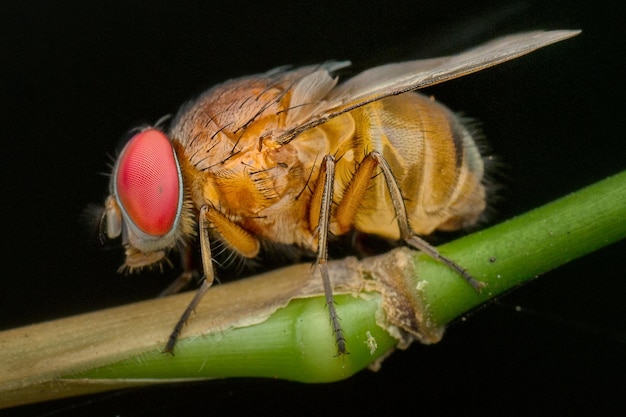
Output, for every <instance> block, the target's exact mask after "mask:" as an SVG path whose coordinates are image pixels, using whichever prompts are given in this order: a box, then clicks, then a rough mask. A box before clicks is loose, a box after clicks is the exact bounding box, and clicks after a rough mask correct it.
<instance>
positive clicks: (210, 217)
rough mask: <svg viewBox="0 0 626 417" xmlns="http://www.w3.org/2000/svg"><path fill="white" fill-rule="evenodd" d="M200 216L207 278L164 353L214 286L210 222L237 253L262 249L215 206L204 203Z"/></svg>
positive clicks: (250, 255) (248, 253)
mask: <svg viewBox="0 0 626 417" xmlns="http://www.w3.org/2000/svg"><path fill="white" fill-rule="evenodd" d="M198 217H199V223H200V224H199V229H200V230H199V233H200V235H199V240H200V252H201V255H202V268H203V271H204V279H203V280H202V284H201V285H200V288H198V290H197V291H196V294H195V295H194V297H193V299H192V300H191V302H190V303H189V305H188V306H187V308H186V309H185V311H184V312H183V314H182V316H180V319H179V320H178V322H177V323H176V326H174V330H172V333H171V334H170V337H169V339H168V341H167V345H166V346H165V352H169V353H171V354H173V353H174V346H175V345H176V341H177V340H178V336H180V333H181V332H182V330H183V327H184V326H185V323H187V320H189V316H191V313H192V312H193V311H194V310H195V309H196V307H197V306H198V304H199V303H200V301H201V300H202V297H204V295H205V294H206V293H207V291H208V290H209V288H211V285H212V284H213V280H214V278H215V273H214V271H213V259H212V257H211V242H210V240H209V225H211V226H212V227H213V228H214V230H215V231H216V232H217V233H218V234H219V235H220V236H221V238H222V239H223V240H224V242H225V243H226V244H227V245H228V246H229V247H230V248H231V249H232V250H234V251H236V252H238V253H239V254H241V255H242V256H245V257H247V258H254V257H255V256H256V255H257V254H258V253H259V249H260V243H259V241H258V240H257V239H256V238H255V237H254V236H252V235H251V234H250V233H248V232H247V231H246V230H244V229H242V228H241V227H240V226H239V225H238V224H236V223H234V222H233V221H231V220H230V219H229V218H228V217H226V216H224V215H223V214H222V213H220V212H219V211H217V210H215V209H214V208H212V207H209V206H202V208H201V209H200V214H199V215H198Z"/></svg>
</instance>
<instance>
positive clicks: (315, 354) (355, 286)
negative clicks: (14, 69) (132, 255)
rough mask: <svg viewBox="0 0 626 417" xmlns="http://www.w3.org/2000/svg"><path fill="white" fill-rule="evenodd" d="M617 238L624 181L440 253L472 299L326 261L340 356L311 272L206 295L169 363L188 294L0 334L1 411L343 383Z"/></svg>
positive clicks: (424, 260) (436, 278) (440, 278)
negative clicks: (116, 394)
mask: <svg viewBox="0 0 626 417" xmlns="http://www.w3.org/2000/svg"><path fill="white" fill-rule="evenodd" d="M625 236H626V172H623V173H621V174H618V175H616V176H614V177H611V178H608V179H606V180H604V181H601V182H599V183H597V184H595V185H593V186H590V187H588V188H585V189H583V190H581V191H579V192H576V193H574V194H571V195H569V196H567V197H565V198H562V199H560V200H558V201H555V202H553V203H551V204H548V205H546V206H544V207H541V208H539V209H536V210H534V211H531V212H529V213H527V214H524V215H523V216H520V217H518V218H515V219H513V220H510V221H508V222H505V223H503V224H500V225H498V226H495V227H492V228H490V229H487V230H484V231H481V232H477V233H474V234H472V235H469V236H466V237H464V238H462V239H459V240H457V241H455V242H452V243H449V244H447V245H444V246H441V247H440V248H439V249H440V251H441V252H442V253H444V254H445V255H447V256H448V257H450V258H452V259H453V260H455V261H456V262H458V263H459V264H460V265H463V266H464V267H465V268H467V269H468V270H469V271H470V272H471V273H472V274H473V275H474V276H475V277H476V278H478V279H480V280H482V281H483V282H485V283H486V284H487V287H486V288H485V289H484V290H483V291H482V293H480V294H479V293H476V292H475V291H474V290H473V289H472V288H471V287H470V286H469V285H467V283H465V282H464V281H463V280H461V279H460V278H459V277H458V275H456V274H455V273H453V272H452V271H450V270H449V269H448V268H446V267H444V266H442V265H441V264H439V263H437V262H435V261H433V260H431V259H430V258H428V257H426V256H424V255H423V254H419V253H416V252H413V251H409V250H408V249H399V250H395V251H392V252H391V253H389V254H387V255H383V256H381V257H374V258H368V259H365V260H363V261H361V262H357V261H356V260H354V259H347V260H344V261H341V262H334V263H330V264H329V267H330V273H331V277H332V280H333V281H334V285H335V288H336V291H337V294H339V295H338V296H337V297H336V302H337V310H338V313H339V316H340V317H341V319H342V325H343V328H344V331H345V333H346V339H347V341H348V350H349V351H350V354H349V355H342V356H336V353H335V352H336V348H335V345H334V340H333V336H332V331H331V328H330V323H329V320H328V315H327V311H326V309H325V307H324V299H323V289H322V287H321V283H320V281H321V280H320V279H319V277H318V276H317V275H316V274H315V273H314V272H315V271H314V270H313V269H312V268H311V267H310V266H309V265H298V266H294V267H290V268H286V269H284V270H281V271H277V272H274V273H272V274H267V275H264V276H259V277H255V278H251V279H247V280H243V281H239V282H234V283H232V284H227V285H221V286H217V287H216V288H213V289H212V290H211V291H209V294H207V296H206V298H205V300H203V303H201V305H200V306H199V307H198V311H197V314H195V315H194V316H192V318H191V320H190V322H189V324H188V326H187V327H186V328H185V329H184V331H183V335H182V338H181V340H180V342H179V344H178V345H177V346H176V355H175V356H171V355H168V354H164V353H162V348H163V346H164V343H165V341H166V340H167V336H168V334H169V331H170V329H171V328H172V326H173V324H174V322H175V321H176V319H177V317H178V315H179V314H180V312H181V311H182V309H183V308H184V306H185V305H186V304H187V303H188V301H189V299H190V297H191V295H190V294H181V295H178V296H174V297H167V298H165V299H157V300H151V301H148V302H142V303H135V304H132V305H129V306H123V307H119V308H115V309H110V310H104V311H99V312H95V313H90V314H85V315H81V316H75V317H70V318H67V319H61V320H56V321H52V322H48V323H42V324H37V325H33V326H28V327H24V328H20V329H14V330H10V331H5V332H0V355H2V357H0V407H8V406H12V405H17V404H23V403H28V402H33V401H37V400H39V401H40V400H45V399H51V398H58V397H63V396H70V395H78V394H84V393H86V392H95V391H102V390H108V389H115V388H119V387H126V386H133V385H145V384H148V383H160V382H173V381H174V380H178V379H186V380H189V379H196V378H226V377H238V376H249V377H273V378H285V379H290V380H297V381H303V382H326V381H333V380H339V379H342V378H347V377H349V376H350V375H352V374H354V373H355V372H358V371H359V370H361V369H363V368H365V367H366V366H368V365H371V364H375V365H376V364H378V363H379V362H380V361H381V360H382V359H383V358H384V357H385V355H386V354H387V353H388V352H389V351H390V350H392V349H394V347H396V346H398V344H400V345H401V346H402V345H406V344H408V343H410V342H411V341H412V340H419V341H421V342H424V343H432V342H436V341H438V340H439V338H440V337H441V335H442V333H443V329H444V327H445V325H446V324H447V323H449V322H450V321H451V320H454V319H455V318H456V317H458V316H460V315H462V314H464V313H466V312H467V311H469V310H471V309H472V308H474V307H476V306H478V305H480V304H481V303H483V302H485V301H486V300H488V299H490V298H492V297H494V296H496V295H498V294H500V293H502V292H503V291H506V290H509V289H511V288H513V287H515V286H517V285H519V284H521V283H523V282H526V281H528V280H530V279H532V278H534V277H536V276H537V275H538V274H541V273H544V272H546V271H548V270H550V269H553V268H555V267H557V266H559V265H561V264H563V263H565V262H568V261H570V260H572V259H575V258H577V257H580V256H582V255H584V254H587V253H590V252H592V251H594V250H596V249H598V248H600V247H602V246H606V245H609V244H610V243H612V242H615V241H617V240H619V239H621V238H623V237H625ZM43 393H45V394H43Z"/></svg>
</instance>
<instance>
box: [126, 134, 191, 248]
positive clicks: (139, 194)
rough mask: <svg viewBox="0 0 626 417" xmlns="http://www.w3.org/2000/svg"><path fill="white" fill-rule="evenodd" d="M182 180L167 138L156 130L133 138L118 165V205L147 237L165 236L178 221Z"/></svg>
mask: <svg viewBox="0 0 626 417" xmlns="http://www.w3.org/2000/svg"><path fill="white" fill-rule="evenodd" d="M180 184H181V178H180V173H179V169H178V163H177V161H176V156H175V155H174V151H173V150H172V145H171V144H170V142H169V140H168V139H167V137H166V136H165V135H164V134H163V133H162V132H160V131H158V130H155V129H147V130H144V131H143V132H141V133H138V134H137V135H135V136H134V137H133V138H132V139H131V140H130V141H129V142H128V144H127V145H126V147H125V148H124V150H123V151H122V154H121V155H120V157H119V160H118V162H117V169H116V172H115V186H116V193H117V197H118V199H119V203H120V205H121V206H122V208H123V211H124V212H125V213H126V214H127V216H128V217H129V219H128V220H130V221H132V222H133V223H134V225H135V226H136V227H137V228H138V229H139V230H141V231H142V232H144V233H145V234H147V235H151V236H164V235H166V234H167V233H169V232H170V231H171V230H172V228H173V227H174V224H175V223H176V220H177V215H178V213H179V205H180V201H181V198H180V197H181V196H180V193H181V186H180Z"/></svg>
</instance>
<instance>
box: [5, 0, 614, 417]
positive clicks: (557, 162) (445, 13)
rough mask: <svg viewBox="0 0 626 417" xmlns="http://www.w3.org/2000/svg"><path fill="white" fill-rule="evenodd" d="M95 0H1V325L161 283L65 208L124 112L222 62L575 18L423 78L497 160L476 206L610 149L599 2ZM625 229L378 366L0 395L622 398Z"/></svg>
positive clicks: (143, 407)
mask: <svg viewBox="0 0 626 417" xmlns="http://www.w3.org/2000/svg"><path fill="white" fill-rule="evenodd" d="M15 3H17V2H15ZM102 3H103V4H100V3H98V2H71V1H66V2H54V1H47V2H39V3H32V2H19V3H18V4H17V5H15V6H14V7H11V6H7V4H6V2H5V3H3V5H2V6H0V30H1V31H2V32H1V33H2V36H1V38H0V39H1V40H0V42H1V45H2V50H3V52H2V56H3V60H2V61H3V63H2V64H1V65H0V67H1V70H0V71H2V73H1V74H0V75H1V77H0V79H1V85H2V95H1V96H0V97H1V99H2V103H3V107H4V108H3V110H2V111H1V112H0V114H1V116H0V117H2V119H3V122H2V124H1V127H0V128H1V129H2V133H1V138H2V152H1V154H0V155H1V156H0V157H1V161H2V164H1V169H2V182H3V183H2V188H1V193H2V205H1V210H2V217H1V218H2V220H3V226H4V227H3V237H4V239H3V240H4V245H3V250H2V265H3V268H2V271H3V272H2V291H1V295H0V309H1V310H0V313H1V314H0V328H2V329H6V328H11V327H14V326H20V325H26V324H29V323H34V322H38V321H43V320H48V319H53V318H58V317H64V316H68V315H72V314H77V313H81V312H87V311H93V310H96V309H100V308H104V307H108V306H114V305H120V304H124V303H128V302H132V301H135V300H140V299H145V298H149V297H152V296H154V295H155V294H156V293H158V292H159V291H160V290H161V289H162V288H163V287H164V286H165V285H166V284H167V283H169V280H170V279H171V277H172V276H174V275H176V271H175V270H174V271H170V272H169V274H166V275H165V276H162V275H159V274H151V273H146V274H141V275H136V276H130V277H125V276H122V275H118V274H116V273H115V271H116V268H117V266H118V265H119V264H120V262H121V259H122V253H121V251H120V250H116V249H112V250H109V249H103V248H101V247H99V246H98V245H97V244H95V243H94V242H93V239H91V237H90V234H89V233H88V231H87V230H86V227H85V226H84V225H83V224H81V223H80V221H79V218H80V215H81V212H82V210H83V209H84V207H85V206H86V205H88V204H89V203H101V202H102V201H103V198H104V196H105V195H106V190H107V178H106V177H105V176H103V175H101V173H103V172H107V171H108V166H107V163H108V162H109V156H108V155H111V154H113V152H114V149H115V147H116V146H117V145H118V141H119V140H120V138H121V137H122V136H123V135H124V133H125V132H126V131H127V130H128V129H130V128H132V127H134V126H136V125H138V124H141V123H146V122H147V123H150V122H154V121H156V120H157V119H159V118H160V117H161V116H163V115H164V114H167V113H172V112H175V111H176V110H177V107H178V106H179V105H180V104H182V103H183V102H185V101H186V100H188V99H190V98H191V97H193V96H194V95H196V94H198V93H199V92H201V91H203V90H204V89H206V88H208V87H210V86H211V85H213V84H215V83H217V82H220V81H223V80H225V79H228V78H231V77H235V76H240V75H245V74H250V73H257V72H262V71H265V70H267V69H270V68H273V67H276V66H278V65H283V64H295V65H302V64H308V63H316V62H320V61H325V60H327V59H351V60H352V61H353V62H354V64H355V67H356V68H357V69H362V68H366V67H369V66H372V65H376V64H381V63H384V62H387V61H400V60H406V59H412V58H420V57H428V56H433V55H439V54H449V53H454V52H458V51H460V50H463V49H465V48H467V47H470V46H473V45H476V44H478V43H481V42H483V41H486V40H489V39H491V38H494V37H496V36H499V35H503V34H507V33H511V32H517V31H522V30H530V29H562V28H568V29H575V28H580V29H582V30H583V34H582V35H580V36H579V37H577V38H575V39H573V40H568V41H566V42H564V43H561V44H557V45H554V46H551V47H548V48H546V49H544V50H542V51H539V52H536V53H533V54H532V55H530V56H528V57H525V58H522V59H519V60H516V61H514V62H511V63H507V64H504V65H501V66H499V67H496V68H493V69H490V70H488V71H484V72H481V73H479V74H475V75H472V76H469V77H465V78H462V79H459V80H455V81H451V82H448V83H446V84H444V85H441V86H437V87H433V88H430V89H429V90H427V93H429V94H434V95H436V97H437V98H438V99H439V100H441V101H443V102H444V103H446V104H447V105H448V106H450V107H451V108H453V109H455V110H463V111H464V112H465V114H467V115H469V116H472V117H475V118H477V119H479V120H480V121H481V122H482V124H483V130H484V132H485V134H486V136H487V138H488V141H489V144H490V145H491V147H492V149H493V151H494V153H496V154H497V155H499V156H500V157H501V159H502V160H503V161H504V162H505V163H506V165H507V168H506V169H505V170H504V174H505V175H506V179H505V181H504V183H505V187H504V191H503V193H502V196H503V199H502V201H500V202H499V203H498V204H497V205H496V208H497V210H498V211H497V215H496V216H495V218H494V220H493V221H494V222H497V221H500V220H503V219H506V218H509V217H512V216H514V215H516V214H520V213H523V212H525V211H527V210H529V209H531V208H533V207H535V206H538V205H541V204H543V203H546V202H548V201H550V200H552V199H554V198H557V197H560V196H562V195H565V194H567V193H569V192H571V191H574V190H576V189H578V188H580V187H582V186H584V185H587V184H591V183H593V182H595V181H598V180H601V179H603V178H605V177H606V176H608V175H610V174H613V173H617V172H618V171H620V170H622V169H624V168H625V162H626V160H625V156H626V152H625V145H624V133H623V130H624V129H623V124H624V121H623V104H622V101H621V99H622V95H623V93H624V88H623V76H624V46H625V45H624V24H625V23H626V22H625V21H624V18H623V17H622V15H621V14H620V13H619V12H617V10H611V8H610V7H609V6H600V5H599V2H589V1H569V2H568V1H526V2H522V1H515V2H495V1H494V2H487V1H478V2H472V3H471V4H469V3H467V2H458V1H438V2H432V1H429V2H424V1H413V2H393V1H385V2H371V3H368V2H365V1H363V2H358V1H346V2H327V3H326V2H310V3H303V2H289V1H282V0H281V1H273V2H268V3H263V2H259V3H258V4H257V3H254V2H242V1H238V0H229V1H227V2H220V3H219V4H217V3H216V4H211V3H210V2H204V3H201V2H197V3H196V4H195V5H193V6H190V5H182V3H181V4H178V2H174V1H170V2H167V1H157V0H155V1H152V2H128V3H125V2H124V3H122V2H120V4H115V2H107V4H108V5H104V2H102ZM466 3H467V4H466ZM596 3H597V4H596ZM369 4H371V5H369ZM589 221H590V222H592V221H593V219H589ZM625 249H626V246H625V245H624V243H623V242H622V243H619V244H616V245H613V246H612V247H610V248H607V249H604V250H601V251H599V252H597V253H595V254H592V255H590V256H588V257H586V258H584V259H581V260H578V261H575V262H572V263H571V264H569V265H567V266H564V267H562V268H559V269H558V270H556V271H553V272H551V273H549V274H546V275H545V276H543V277H541V278H540V279H539V280H537V281H535V282H533V283H532V284H529V285H527V286H525V287H523V288H521V289H519V290H518V291H516V292H514V293H513V294H511V295H509V296H506V297H504V298H502V299H501V300H500V301H499V302H498V303H495V304H492V305H490V306H489V307H488V308H485V309H482V310H480V311H479V312H476V313H475V314H473V315H472V316H470V318H469V319H468V320H467V321H465V322H462V323H459V324H457V325H455V326H453V327H452V328H450V329H449V331H448V333H447V335H446V337H445V338H444V340H443V341H442V342H441V343H440V344H438V345H435V346H429V347H422V346H417V345H415V346H412V347H411V348H410V349H409V350H408V351H405V352H397V353H395V354H394V355H393V356H392V357H391V358H389V359H388V360H387V361H386V362H385V363H384V365H383V368H382V370H381V371H380V372H378V373H371V372H369V371H364V372H362V373H360V374H358V375H356V376H354V377H353V378H351V379H349V380H346V381H342V382H338V383H334V384H322V385H303V384H298V383H290V382H284V381H272V380H245V379H236V380H225V381H213V382H205V383H196V384H188V385H176V386H164V387H158V388H149V389H135V390H130V391H122V392H115V393H108V394H101V395H94V396H88V397H82V398H74V399H66V400H61V401H55V402H49V403H43V404H37V405H33V406H27V407H22V408H18V409H14V410H10V411H8V412H7V411H4V412H0V413H2V414H3V415H5V414H7V415H8V414H11V415H46V416H47V415H54V416H57V415H58V416H82V415H90V416H115V415H120V416H144V415H145V416H161V415H187V416H194V415H244V414H245V415H252V414H254V415H337V414H341V415H355V414H357V413H358V414H359V415H374V414H379V415H400V414H404V413H411V414H415V415H451V414H453V413H463V414H467V415H478V414H479V413H480V414H481V415H548V414H550V415H576V414H585V415H602V414H607V413H609V410H611V409H613V408H614V407H617V409H618V410H619V409H621V410H623V409H624V405H625V403H626V401H625V400H624V399H623V396H624V392H625V391H624V390H625V388H626V383H625V379H626V377H625V371H626V366H625V363H626V360H625V354H624V353H625V347H626V343H625V341H626V336H625V334H626V326H625V322H624V311H625V310H624V307H623V298H624V294H625V291H624V290H625V289H626V285H625V281H626V280H625V278H626V274H625V272H624V271H625V270H626V263H625V258H626V256H624V254H625V253H626V252H625ZM515 306H521V308H522V309H521V312H517V311H516V310H515V308H514V307H515ZM51 360H53V358H51Z"/></svg>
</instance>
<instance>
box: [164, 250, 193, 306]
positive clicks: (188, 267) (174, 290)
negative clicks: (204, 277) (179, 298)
mask: <svg viewBox="0 0 626 417" xmlns="http://www.w3.org/2000/svg"><path fill="white" fill-rule="evenodd" d="M178 252H179V253H180V263H181V265H182V267H183V272H182V273H181V274H180V275H179V276H178V277H177V278H176V279H175V280H174V282H172V283H171V284H170V285H168V286H167V288H165V289H164V290H163V291H161V293H160V294H159V297H166V296H168V295H172V294H178V293H179V292H180V291H182V290H183V289H184V288H186V287H187V286H188V285H189V283H190V282H191V281H196V279H197V278H198V271H197V270H196V269H195V268H194V265H193V261H192V259H191V258H192V256H191V251H190V250H189V246H188V245H186V244H185V245H183V244H181V245H180V249H179V250H178Z"/></svg>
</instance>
